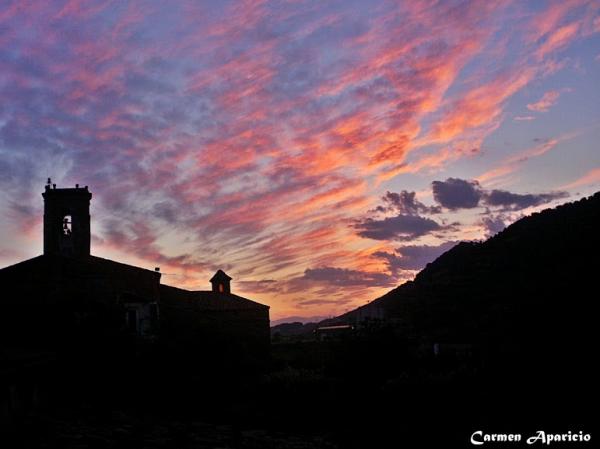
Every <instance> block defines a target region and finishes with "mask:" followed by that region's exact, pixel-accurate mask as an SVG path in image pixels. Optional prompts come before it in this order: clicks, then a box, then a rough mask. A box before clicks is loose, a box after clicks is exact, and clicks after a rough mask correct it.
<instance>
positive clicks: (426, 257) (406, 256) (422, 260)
mask: <svg viewBox="0 0 600 449" xmlns="http://www.w3.org/2000/svg"><path fill="white" fill-rule="evenodd" d="M457 243H458V242H455V241H448V242H444V243H442V244H440V245H437V246H435V245H407V246H403V247H400V248H396V250H395V251H394V252H391V253H390V252H385V251H378V252H376V253H374V254H373V255H374V256H375V257H377V258H380V259H384V260H385V261H386V262H387V265H388V269H389V270H390V272H391V273H392V275H394V276H398V275H399V274H400V272H401V271H403V270H420V269H422V268H424V267H425V265H427V264H428V263H429V262H432V261H434V260H435V259H436V258H437V257H439V256H440V255H442V254H443V253H445V252H446V251H448V250H449V249H450V248H452V247H453V246H454V245H456V244H457Z"/></svg>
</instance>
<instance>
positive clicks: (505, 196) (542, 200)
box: [484, 190, 569, 211]
mask: <svg viewBox="0 0 600 449" xmlns="http://www.w3.org/2000/svg"><path fill="white" fill-rule="evenodd" d="M568 196H569V194H568V193H567V192H550V193H539V194H531V193H527V194H520V193H512V192H508V191H506V190H492V191H490V192H487V193H485V197H484V202H485V204H486V205H488V206H492V207H501V208H503V209H504V210H513V211H514V210H521V209H526V208H528V207H533V206H539V205H541V204H546V203H549V202H550V201H553V200H557V199H560V198H566V197H568Z"/></svg>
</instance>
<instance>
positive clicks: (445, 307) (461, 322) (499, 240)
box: [321, 192, 600, 348]
mask: <svg viewBox="0 0 600 449" xmlns="http://www.w3.org/2000/svg"><path fill="white" fill-rule="evenodd" d="M599 232H600V192H599V193H596V194H594V195H593V196H591V197H589V198H585V199H582V200H579V201H577V202H573V203H568V204H564V205H561V206H559V207H556V208H554V209H547V210H544V211H542V212H539V213H534V214H532V215H531V216H528V217H525V218H522V219H520V220H518V221H517V222H515V223H513V224H512V225H511V226H509V227H507V228H506V229H504V230H503V231H502V232H500V233H498V234H497V235H495V236H494V237H492V238H490V239H488V240H487V241H485V242H482V243H475V242H463V243H460V244H458V245H456V246H455V247H454V248H452V249H450V250H449V251H447V252H446V253H444V254H443V255H441V256H440V257H438V258H437V259H436V260H435V261H433V262H432V263H430V264H428V265H427V267H426V268H425V269H423V270H422V271H421V272H420V273H419V274H418V275H417V276H416V277H415V279H414V281H410V282H407V283H405V284H403V285H401V286H399V287H397V288H395V289H393V290H391V291H390V292H388V293H387V294H385V295H384V296H382V297H380V298H378V299H376V300H374V301H372V302H371V303H369V304H367V305H365V306H362V307H359V308H357V309H355V310H352V311H350V312H348V313H345V314H343V315H341V316H339V317H337V318H334V319H330V320H325V321H324V322H322V323H321V325H323V324H331V323H335V322H358V321H361V320H363V319H364V318H365V317H369V316H383V317H384V320H385V321H387V322H390V323H393V324H394V325H395V326H396V328H397V329H401V330H402V332H404V333H405V335H407V336H416V337H420V338H429V339H431V340H433V341H444V340H445V341H453V342H477V343H480V342H486V343H490V342H492V343H493V342H496V343H497V342H500V343H501V344H506V343H510V344H513V345H514V346H515V347H517V346H519V347H522V348H526V347H529V346H532V345H537V347H548V345H553V347H555V348H557V347H558V346H570V347H571V348H572V347H573V345H576V346H577V347H580V348H582V347H587V346H588V345H590V342H589V340H590V339H591V338H592V329H593V328H594V327H595V326H596V319H595V314H593V313H592V310H593V308H594V306H595V303H596V301H597V298H598V283H597V278H598V276H599V272H598V267H599V264H598V258H599V257H600V253H599V250H600V245H599V244H598V243H599V237H598V234H599Z"/></svg>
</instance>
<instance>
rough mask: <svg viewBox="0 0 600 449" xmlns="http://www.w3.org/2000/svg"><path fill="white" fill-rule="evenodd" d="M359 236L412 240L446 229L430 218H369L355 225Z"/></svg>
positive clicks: (403, 216) (415, 216) (400, 216)
mask: <svg viewBox="0 0 600 449" xmlns="http://www.w3.org/2000/svg"><path fill="white" fill-rule="evenodd" d="M355 228H356V229H357V230H358V235H360V236H361V237H367V238H370V239H374V240H400V241H405V240H411V239H415V238H418V237H421V236H424V235H427V234H429V233H431V232H434V231H440V230H442V229H444V227H443V226H441V225H440V224H439V223H437V222H435V221H433V220H431V219H430V218H425V217H420V216H418V215H402V214H400V215H397V216H395V217H386V218H384V219H381V220H377V219H373V218H367V219H365V220H364V221H362V222H360V223H358V224H356V225H355Z"/></svg>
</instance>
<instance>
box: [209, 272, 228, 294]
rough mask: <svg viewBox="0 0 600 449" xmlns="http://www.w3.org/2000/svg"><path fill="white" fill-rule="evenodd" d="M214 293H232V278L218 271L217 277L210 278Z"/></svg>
mask: <svg viewBox="0 0 600 449" xmlns="http://www.w3.org/2000/svg"><path fill="white" fill-rule="evenodd" d="M210 283H211V284H212V291H213V292H215V293H227V294H229V293H231V277H229V276H227V274H225V272H224V271H223V270H218V271H217V272H216V273H215V275H214V276H213V277H212V278H210Z"/></svg>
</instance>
